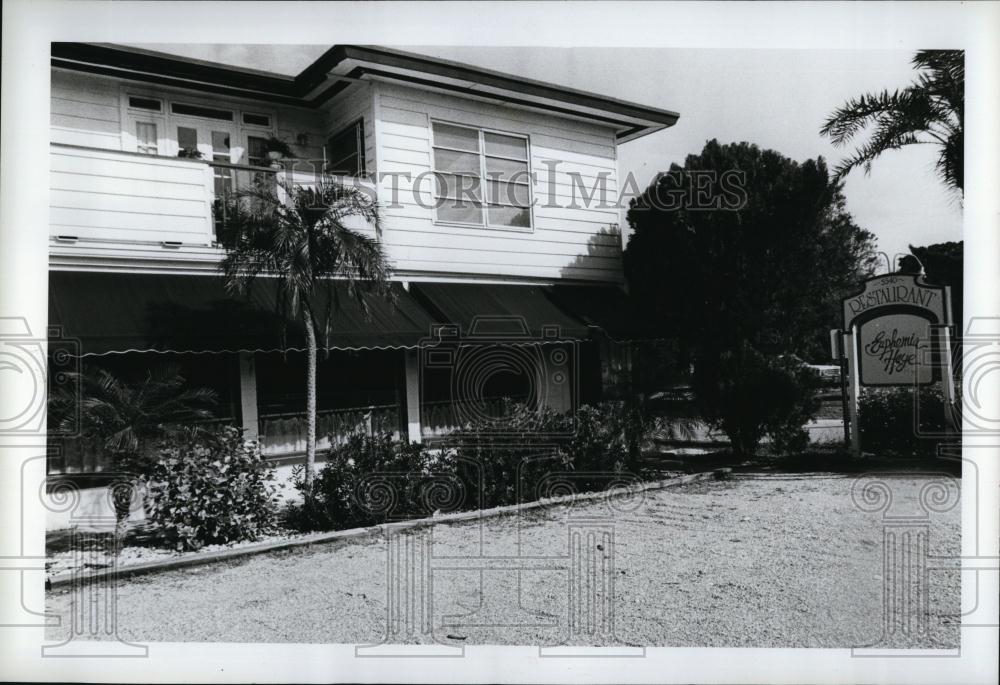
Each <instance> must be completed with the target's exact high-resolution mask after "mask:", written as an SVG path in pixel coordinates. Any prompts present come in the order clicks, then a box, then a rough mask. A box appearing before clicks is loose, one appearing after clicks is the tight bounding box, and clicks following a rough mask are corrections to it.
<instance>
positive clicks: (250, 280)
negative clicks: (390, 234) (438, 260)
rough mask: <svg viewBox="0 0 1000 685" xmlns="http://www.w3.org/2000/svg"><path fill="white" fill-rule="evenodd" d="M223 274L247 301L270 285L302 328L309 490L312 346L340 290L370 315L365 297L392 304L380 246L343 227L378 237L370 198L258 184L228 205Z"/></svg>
mask: <svg viewBox="0 0 1000 685" xmlns="http://www.w3.org/2000/svg"><path fill="white" fill-rule="evenodd" d="M225 217H226V218H225V222H224V225H223V232H222V243H223V246H224V247H225V249H226V256H225V258H224V259H223V261H222V265H221V267H220V268H221V271H222V274H223V277H224V279H225V283H226V289H227V290H228V291H229V292H230V293H233V294H242V295H247V294H249V292H250V289H251V288H252V286H253V284H254V282H255V280H256V279H257V277H258V276H271V277H274V282H275V284H276V286H277V292H278V297H277V299H276V313H277V314H278V315H279V316H280V317H281V319H282V320H283V321H291V322H294V323H297V324H300V325H301V326H302V328H303V331H304V333H305V338H306V348H307V363H306V425H307V433H306V464H305V479H306V482H307V483H311V482H312V476H313V472H314V471H315V464H316V357H317V351H318V343H317V339H318V338H319V337H320V335H321V334H323V335H324V340H325V344H324V349H326V350H328V349H329V344H328V342H329V333H330V328H331V326H332V325H333V317H334V314H335V312H336V310H337V309H338V308H339V304H340V299H339V298H340V294H341V293H340V288H338V287H337V286H338V285H340V286H343V289H344V291H345V292H346V294H347V296H348V297H351V298H353V299H355V300H356V301H357V302H358V303H359V304H360V306H361V307H362V309H363V310H364V311H367V304H366V301H365V294H366V293H374V294H377V295H381V296H391V290H390V289H389V280H388V277H389V265H388V261H387V259H386V257H385V254H384V253H383V251H382V246H381V244H380V243H379V242H378V241H377V240H375V239H373V238H370V237H368V236H366V235H364V234H362V233H360V232H358V231H355V230H353V229H351V228H350V227H348V225H347V223H346V222H347V220H348V219H349V218H350V217H361V218H362V219H364V220H365V221H366V222H367V223H368V224H370V225H371V226H372V227H373V228H374V229H375V232H376V235H378V234H379V232H380V230H381V219H380V213H379V209H378V204H377V202H376V200H375V199H374V198H372V197H371V196H369V195H368V194H367V193H365V192H364V191H363V190H361V189H359V188H356V187H354V186H348V185H344V184H342V183H339V182H333V181H330V180H329V179H327V182H324V183H322V184H320V185H319V186H317V187H316V188H308V187H302V186H296V185H292V184H290V183H286V182H284V181H280V182H278V183H277V184H275V185H270V184H267V183H256V184H254V185H252V186H251V187H249V188H246V189H244V190H242V191H239V192H237V193H234V194H233V195H232V196H231V197H229V198H228V199H227V200H226V203H225Z"/></svg>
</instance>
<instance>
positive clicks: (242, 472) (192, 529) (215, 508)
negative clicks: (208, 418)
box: [148, 426, 277, 550]
mask: <svg viewBox="0 0 1000 685" xmlns="http://www.w3.org/2000/svg"><path fill="white" fill-rule="evenodd" d="M274 480H275V476H274V469H273V467H272V466H271V465H270V464H268V462H267V461H265V460H264V458H263V457H262V456H261V453H260V447H259V445H258V444H257V443H256V441H250V440H248V441H245V440H243V437H242V432H241V431H240V430H239V429H237V428H234V427H232V426H229V427H226V428H223V429H221V430H219V431H217V432H207V431H194V430H190V429H187V430H182V431H179V432H178V433H176V434H175V435H174V436H173V437H172V438H171V439H169V440H166V441H164V442H163V443H162V444H161V445H160V449H159V454H158V458H157V461H156V464H155V466H154V467H153V469H152V471H151V473H150V476H149V485H148V491H149V495H150V506H149V518H150V519H151V521H152V522H153V523H154V524H155V525H156V528H157V534H158V535H159V536H160V537H161V538H162V540H163V541H164V542H165V543H167V544H168V545H169V546H171V547H173V548H175V549H177V550H189V549H198V548H200V547H202V546H203V545H207V544H215V543H227V542H239V541H243V540H256V539H257V538H258V537H260V536H261V535H263V534H266V533H268V532H270V531H271V530H272V529H273V528H274V527H275V516H276V504H277V503H276V494H277V485H276V484H275V483H274Z"/></svg>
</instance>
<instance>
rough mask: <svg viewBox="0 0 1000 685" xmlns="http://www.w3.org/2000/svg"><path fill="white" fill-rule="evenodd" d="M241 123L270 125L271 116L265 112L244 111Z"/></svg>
mask: <svg viewBox="0 0 1000 685" xmlns="http://www.w3.org/2000/svg"><path fill="white" fill-rule="evenodd" d="M243 123H244V124H250V125H251V126H270V125H271V117H269V116H267V115H266V114H252V113H250V112H244V113H243Z"/></svg>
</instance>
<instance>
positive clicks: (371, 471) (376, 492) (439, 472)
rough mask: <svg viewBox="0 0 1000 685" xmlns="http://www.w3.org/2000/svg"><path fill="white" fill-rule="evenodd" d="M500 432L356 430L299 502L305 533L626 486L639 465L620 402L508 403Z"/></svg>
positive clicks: (634, 426) (631, 418) (632, 429)
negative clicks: (421, 435)
mask: <svg viewBox="0 0 1000 685" xmlns="http://www.w3.org/2000/svg"><path fill="white" fill-rule="evenodd" d="M504 416H505V418H504V419H503V431H502V432H498V431H497V430H496V424H495V423H492V424H485V423H484V424H480V425H475V424H470V425H468V426H466V427H465V428H463V429H462V430H461V431H458V432H456V433H455V434H453V435H452V436H450V438H449V439H448V440H447V441H446V442H445V443H444V444H442V445H441V446H439V447H436V448H431V447H428V446H427V445H422V444H417V443H411V444H407V443H402V442H397V441H394V440H393V439H392V438H391V436H389V435H379V436H374V437H370V436H367V435H356V436H353V437H352V438H350V439H349V440H348V442H347V443H346V444H344V445H343V446H340V447H336V448H333V449H331V451H330V453H329V456H328V457H327V462H326V464H325V465H324V466H323V468H322V469H320V471H319V473H317V474H316V477H315V478H314V479H313V483H312V486H311V487H310V488H307V487H306V485H305V483H304V480H303V478H302V472H301V470H299V471H297V472H296V487H297V488H298V489H299V491H300V492H301V493H302V495H303V498H302V503H301V504H297V505H293V506H291V507H290V508H289V517H288V522H289V524H290V525H291V526H293V527H294V528H296V529H298V530H333V529H340V528H350V527H354V526H365V525H374V524H377V523H382V522H384V521H386V520H389V519H393V520H401V519H406V518H419V517H423V516H429V515H431V514H432V513H434V512H435V511H438V510H440V511H442V512H447V511H455V510H470V509H482V508H489V507H495V506H502V505H507V504H515V503H519V502H527V501H532V500H536V499H539V498H541V497H550V496H556V495H562V494H569V493H571V492H585V491H588V490H601V489H604V488H607V487H608V486H609V485H615V484H620V483H621V481H622V480H625V479H627V478H629V477H630V476H631V475H632V474H633V473H634V472H635V471H636V470H637V468H638V463H637V462H635V460H634V457H633V456H632V455H633V452H632V451H631V450H630V449H629V439H630V436H635V437H636V439H637V437H638V434H639V432H640V431H641V430H642V423H641V422H640V421H638V419H637V417H636V414H635V412H633V411H631V410H629V409H627V408H626V407H625V406H624V405H623V404H622V403H605V404H602V405H598V406H584V407H581V408H580V409H579V410H578V411H577V413H576V415H575V416H566V415H561V414H558V413H556V412H554V411H552V410H550V409H543V410H542V411H535V410H533V409H529V408H528V407H526V406H524V405H519V404H515V403H513V402H511V403H508V404H507V405H506V406H505V414H504Z"/></svg>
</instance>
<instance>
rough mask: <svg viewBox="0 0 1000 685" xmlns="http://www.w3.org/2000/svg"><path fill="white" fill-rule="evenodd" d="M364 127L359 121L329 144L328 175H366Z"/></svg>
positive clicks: (327, 149)
mask: <svg viewBox="0 0 1000 685" xmlns="http://www.w3.org/2000/svg"><path fill="white" fill-rule="evenodd" d="M364 139H365V133H364V127H363V125H362V122H360V121H358V122H356V123H354V124H352V125H351V126H349V127H348V128H346V129H345V130H343V131H341V132H340V133H338V134H337V135H335V136H333V137H332V138H330V140H329V141H328V142H327V148H326V156H327V160H328V161H327V166H326V170H327V173H331V174H337V175H342V176H361V175H364V173H365V156H364Z"/></svg>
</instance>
